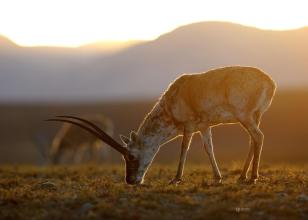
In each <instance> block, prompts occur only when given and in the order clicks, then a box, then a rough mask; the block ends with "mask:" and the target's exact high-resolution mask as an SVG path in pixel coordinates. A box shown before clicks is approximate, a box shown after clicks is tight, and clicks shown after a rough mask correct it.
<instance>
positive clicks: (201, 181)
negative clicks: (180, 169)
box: [0, 164, 308, 220]
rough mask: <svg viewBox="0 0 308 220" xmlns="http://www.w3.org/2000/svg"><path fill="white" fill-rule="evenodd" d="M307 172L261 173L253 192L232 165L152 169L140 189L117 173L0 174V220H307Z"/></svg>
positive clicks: (22, 169) (112, 169) (26, 170)
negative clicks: (217, 174)
mask: <svg viewBox="0 0 308 220" xmlns="http://www.w3.org/2000/svg"><path fill="white" fill-rule="evenodd" d="M307 168H308V166H292V167H290V166H287V165H285V166H263V167H261V172H260V173H261V179H260V181H259V183H258V184H256V185H245V184H238V183H237V182H236V180H237V178H238V176H239V173H240V169H239V166H238V165H236V164H235V165H232V166H229V167H228V168H226V167H222V173H223V175H224V182H223V184H222V185H219V186H217V185H216V186H215V185H212V184H211V171H210V169H209V168H208V167H201V166H188V167H186V170H185V178H184V179H185V181H184V182H183V183H182V184H179V185H177V186H175V185H168V182H169V180H171V179H172V177H173V175H174V174H175V169H176V167H175V166H158V165H156V166H154V167H152V168H151V169H150V171H149V173H148V175H147V176H146V181H145V185H144V186H129V185H126V184H124V182H123V178H124V170H123V167H120V166H109V165H108V166H105V165H100V166H95V165H90V166H79V167H49V168H48V167H29V166H8V167H0V219H44V220H48V219H223V218H225V219H307V218H308V172H307Z"/></svg>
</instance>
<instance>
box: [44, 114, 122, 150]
mask: <svg viewBox="0 0 308 220" xmlns="http://www.w3.org/2000/svg"><path fill="white" fill-rule="evenodd" d="M56 117H57V118H52V119H47V120H46V121H58V122H67V123H70V124H73V125H77V126H78V127H80V128H83V129H84V130H86V131H88V132H89V133H91V134H93V135H95V136H96V137H98V138H99V139H101V140H102V141H103V142H105V143H107V144H108V145H109V146H110V147H112V148H113V149H115V150H116V151H118V152H119V153H121V154H122V155H127V154H128V151H127V149H126V148H125V147H123V146H122V145H121V144H119V143H118V142H117V141H115V140H114V139H113V138H112V137H110V136H109V135H108V134H106V133H105V132H104V131H103V130H102V129H100V128H99V127H98V126H96V125H95V124H94V123H92V122H90V121H88V120H86V119H83V118H80V117H76V116H70V115H60V116H56ZM71 119H74V120H76V121H74V120H71ZM83 123H84V124H83Z"/></svg>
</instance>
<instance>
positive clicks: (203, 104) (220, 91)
mask: <svg viewBox="0 0 308 220" xmlns="http://www.w3.org/2000/svg"><path fill="white" fill-rule="evenodd" d="M275 90H276V85H275V83H274V81H273V80H272V79H271V78H270V77H269V76H268V75H267V74H265V73H264V72H262V71H261V70H259V69H257V68H253V67H240V66H234V67H225V68H219V69H214V70H211V71H208V72H206V73H200V74H184V75H182V76H180V77H179V78H177V79H176V80H175V81H174V82H173V83H171V84H170V86H169V88H168V89H167V90H166V91H165V93H164V94H163V95H162V96H161V97H160V99H159V100H158V102H157V103H156V104H155V105H154V107H153V109H152V110H151V112H150V113H149V114H148V115H147V116H146V117H145V119H144V120H143V122H142V123H141V125H140V126H139V128H138V131H137V132H135V131H132V132H131V133H130V137H129V138H128V137H125V136H121V139H122V141H123V145H121V144H119V143H117V142H116V141H115V140H113V139H112V138H111V137H109V136H108V135H107V134H106V133H104V132H103V131H101V130H100V129H99V128H97V127H96V126H95V125H93V124H92V123H91V122H89V121H87V120H84V119H82V118H78V117H73V116H61V117H62V118H56V119H49V120H48V121H62V122H68V123H71V124H75V125H77V126H80V127H82V128H84V129H85V130H87V131H89V132H91V133H92V134H94V135H96V136H97V137H99V138H100V139H101V140H103V141H104V142H106V143H108V144H109V145H110V146H111V147H113V148H114V149H116V150H117V151H118V152H120V153H121V154H122V155H123V158H124V160H125V163H126V182H127V183H128V184H141V183H142V182H143V179H144V176H145V173H146V171H147V169H148V167H149V166H150V164H151V162H152V160H153V158H154V157H155V155H156V153H157V152H158V150H159V148H160V146H161V145H162V144H164V143H166V142H168V141H170V140H172V139H174V138H175V137H177V136H179V135H182V136H183V141H182V149H181V155H180V162H179V165H178V170H177V174H176V176H175V178H174V179H173V180H172V181H171V183H178V182H180V181H181V178H182V176H183V170H184V164H185V160H186V155H187V151H188V149H189V145H190V142H191V138H192V136H193V134H194V133H196V132H198V133H200V134H201V136H202V140H203V145H204V148H205V150H206V153H207V154H208V156H209V158H210V162H211V165H212V169H213V173H214V179H215V180H216V181H217V182H220V181H221V174H220V171H219V169H218V166H217V163H216V160H215V156H214V151H213V143H212V134H211V128H212V127H213V126H217V125H220V124H227V123H240V124H241V125H242V126H243V127H244V128H245V129H246V131H247V132H248V133H249V135H250V137H251V142H250V145H251V146H250V151H249V154H248V157H247V159H246V162H245V165H244V168H243V171H242V174H241V176H240V180H242V181H244V180H246V179H247V172H248V169H249V166H250V164H251V161H252V159H253V163H252V175H251V182H253V183H255V182H256V181H257V179H258V175H259V174H258V169H259V161H260V155H261V149H262V144H263V133H262V132H261V130H260V128H259V124H260V121H261V117H262V115H263V113H264V112H265V111H266V110H267V109H268V107H269V106H270V104H271V102H272V99H273V96H274V93H275Z"/></svg>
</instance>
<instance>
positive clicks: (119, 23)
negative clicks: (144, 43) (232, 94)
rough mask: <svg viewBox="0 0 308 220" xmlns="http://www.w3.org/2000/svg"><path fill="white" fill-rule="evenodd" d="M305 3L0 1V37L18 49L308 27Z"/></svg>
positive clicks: (258, 0)
mask: <svg viewBox="0 0 308 220" xmlns="http://www.w3.org/2000/svg"><path fill="white" fill-rule="evenodd" d="M307 11H308V1H307V0H280V1H279V0H267V1H266V0H256V1H251V0H210V1H207V0H186V1H183V0H176V1H174V0H155V1H147V0H0V34H2V35H4V36H7V37H9V38H10V39H12V40H14V41H15V42H17V43H18V44H21V45H27V46H30V45H57V46H78V45H81V44H86V43H90V42H94V41H102V40H113V41H114V40H120V41H122V40H132V39H140V40H149V39H154V38H156V37H158V36H159V35H160V34H163V33H165V32H168V31H171V30H172V29H174V28H176V27H178V26H180V25H183V24H189V23H193V22H198V21H213V20H215V21H230V22H234V23H240V24H244V25H249V26H255V27H258V28H262V29H278V30H284V29H294V28H299V27H303V26H308V12H307Z"/></svg>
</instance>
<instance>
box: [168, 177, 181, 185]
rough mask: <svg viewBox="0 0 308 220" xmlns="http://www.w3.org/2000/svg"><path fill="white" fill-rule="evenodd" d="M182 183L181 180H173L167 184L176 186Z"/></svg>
mask: <svg viewBox="0 0 308 220" xmlns="http://www.w3.org/2000/svg"><path fill="white" fill-rule="evenodd" d="M181 182H183V180H182V179H181V178H174V179H173V180H171V181H170V182H169V185H177V184H179V183H181Z"/></svg>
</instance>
